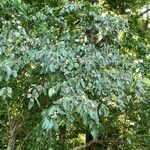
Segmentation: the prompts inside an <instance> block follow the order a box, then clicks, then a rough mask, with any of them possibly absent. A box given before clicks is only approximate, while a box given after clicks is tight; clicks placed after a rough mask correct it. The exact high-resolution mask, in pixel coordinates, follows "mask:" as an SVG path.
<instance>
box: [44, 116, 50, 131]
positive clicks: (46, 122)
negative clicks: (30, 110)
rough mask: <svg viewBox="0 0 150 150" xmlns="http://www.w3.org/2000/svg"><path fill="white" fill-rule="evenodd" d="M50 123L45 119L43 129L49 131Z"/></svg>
mask: <svg viewBox="0 0 150 150" xmlns="http://www.w3.org/2000/svg"><path fill="white" fill-rule="evenodd" d="M49 124H50V121H49V120H48V119H47V117H45V119H44V122H43V124H42V128H43V129H47V128H48V127H49Z"/></svg>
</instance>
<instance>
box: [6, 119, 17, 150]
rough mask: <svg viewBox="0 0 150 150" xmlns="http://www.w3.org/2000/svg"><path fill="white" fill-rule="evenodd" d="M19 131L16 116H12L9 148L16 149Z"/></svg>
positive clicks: (8, 149)
mask: <svg viewBox="0 0 150 150" xmlns="http://www.w3.org/2000/svg"><path fill="white" fill-rule="evenodd" d="M17 132H18V123H17V119H16V117H12V119H11V120H10V129H9V133H8V134H9V138H8V146H7V150H14V147H15V142H16V136H17Z"/></svg>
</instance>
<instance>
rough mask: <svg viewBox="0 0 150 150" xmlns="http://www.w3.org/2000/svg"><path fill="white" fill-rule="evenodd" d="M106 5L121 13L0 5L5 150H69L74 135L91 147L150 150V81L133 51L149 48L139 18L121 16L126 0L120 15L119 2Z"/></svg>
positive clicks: (88, 7)
mask: <svg viewBox="0 0 150 150" xmlns="http://www.w3.org/2000/svg"><path fill="white" fill-rule="evenodd" d="M107 3H108V6H109V7H110V8H109V9H110V10H114V12H117V13H118V14H120V15H118V14H115V13H114V12H110V13H108V10H107V11H106V8H105V6H102V5H100V4H101V3H97V5H95V4H94V2H92V3H90V2H88V1H85V2H80V1H76V2H75V1H71V2H69V1H63V0H62V1H59V2H58V3H56V1H50V2H49V1H43V2H41V1H36V0H35V1H33V2H29V1H22V2H21V1H17V0H16V1H3V2H2V3H1V8H2V9H1V10H2V11H1V14H2V17H1V20H2V21H1V47H2V48H1V63H0V67H1V70H0V71H1V82H0V87H1V90H0V96H1V101H2V104H1V108H2V110H3V112H2V113H1V114H0V115H1V116H3V121H2V124H3V125H5V126H6V128H7V127H9V130H7V132H5V131H4V133H6V134H8V135H9V134H10V136H9V137H8V138H7V139H6V140H8V141H9V142H8V148H7V149H8V150H13V149H14V147H15V143H17V142H16V139H19V138H20V139H24V142H23V143H22V142H21V140H20V141H19V142H18V143H17V144H16V149H19V146H20V147H21V148H20V149H23V146H24V149H43V150H44V149H48V148H55V149H60V148H62V145H64V148H63V149H69V148H70V147H69V142H67V141H66V140H65V139H69V140H72V139H73V138H74V137H75V136H77V135H78V134H79V133H83V134H86V136H87V138H86V140H87V145H88V146H87V148H88V149H89V148H90V149H94V148H96V147H97V149H99V148H101V149H102V148H103V149H107V148H112V149H118V148H120V149H137V148H142V147H145V148H148V147H149V143H148V142H147V137H146V136H148V135H149V130H148V127H149V124H148V119H149V118H148V116H149V107H148V103H149V101H148V97H149V96H148V94H147V91H148V90H149V79H148V73H146V72H145V67H144V68H141V67H142V65H141V64H140V58H141V57H142V58H143V55H142V54H141V53H139V52H138V51H137V50H138V49H136V48H135V47H137V44H136V42H138V46H139V48H140V44H141V43H142V44H143V45H142V48H143V51H144V52H145V49H148V44H147V43H146V42H145V41H144V40H145V39H146V38H142V37H141V36H140V33H139V32H136V29H135V28H134V27H133V25H134V23H135V21H136V19H135V21H133V23H132V22H131V19H130V17H126V16H123V14H126V10H125V8H126V9H127V8H128V6H130V5H129V4H128V2H127V3H123V5H124V6H125V8H122V9H121V8H120V6H122V2H118V1H116V2H115V3H116V4H117V5H118V6H119V7H117V8H115V7H114V6H113V7H112V5H111V4H112V3H110V1H107ZM120 3H121V4H120ZM118 9H119V10H118ZM12 12H13V14H12ZM131 18H135V17H132V16H131ZM128 20H129V21H128ZM137 21H138V23H139V24H140V20H138V19H137ZM139 26H140V25H139ZM129 27H130V28H129ZM131 27H133V28H131ZM142 33H143V31H142ZM135 35H136V36H138V40H136V38H135ZM139 39H140V40H139ZM129 40H130V43H128V42H129ZM140 42H141V43H140ZM147 57H149V55H147V54H146V55H144V60H146V62H148V61H149V58H148V59H147ZM144 65H145V66H146V67H147V65H146V63H145V64H144ZM143 69H144V70H143ZM143 108H144V109H143ZM28 109H29V110H28ZM41 111H42V118H41V117H40V116H39V114H40V113H41ZM7 113H8V114H7ZM143 114H145V115H143ZM7 117H8V119H7ZM31 118H32V120H31ZM40 121H41V123H40ZM37 124H39V125H38V126H37V127H36V125H37ZM33 127H36V130H38V131H40V133H39V134H38V135H37V134H35V131H34V129H33ZM143 127H144V129H143ZM3 129H4V128H3ZM23 130H25V132H27V134H26V133H24V132H23ZM141 130H142V131H144V133H141ZM43 135H45V136H43ZM32 136H34V137H32ZM57 136H59V138H57ZM136 136H137V137H136ZM43 137H44V138H43ZM48 137H50V138H51V140H50V142H48ZM143 137H144V139H143ZM36 138H37V140H36ZM42 138H43V139H42ZM53 139H54V140H53ZM40 140H41V141H43V143H42V142H41V141H40ZM44 140H45V141H44ZM91 140H92V142H91ZM134 140H135V141H136V142H134ZM96 141H97V144H93V143H95V142H96ZM3 142H4V143H6V142H5V141H3ZM89 142H90V143H91V144H89ZM126 142H127V144H126ZM24 143H27V145H26V146H25V144H24ZM34 143H35V145H34ZM39 143H41V144H39ZM59 144H60V145H61V147H60V146H59Z"/></svg>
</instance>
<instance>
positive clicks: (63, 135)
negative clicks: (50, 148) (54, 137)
mask: <svg viewBox="0 0 150 150" xmlns="http://www.w3.org/2000/svg"><path fill="white" fill-rule="evenodd" d="M59 140H60V142H61V147H62V148H63V149H65V146H66V145H65V141H66V126H60V127H59Z"/></svg>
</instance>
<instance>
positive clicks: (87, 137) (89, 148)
mask: <svg viewBox="0 0 150 150" xmlns="http://www.w3.org/2000/svg"><path fill="white" fill-rule="evenodd" d="M92 140H93V137H92V135H91V133H86V145H88V144H89V142H90V141H92ZM85 150H93V144H91V145H90V146H87V147H86V148H85Z"/></svg>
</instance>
